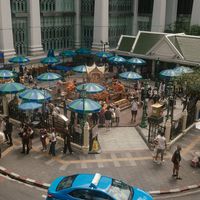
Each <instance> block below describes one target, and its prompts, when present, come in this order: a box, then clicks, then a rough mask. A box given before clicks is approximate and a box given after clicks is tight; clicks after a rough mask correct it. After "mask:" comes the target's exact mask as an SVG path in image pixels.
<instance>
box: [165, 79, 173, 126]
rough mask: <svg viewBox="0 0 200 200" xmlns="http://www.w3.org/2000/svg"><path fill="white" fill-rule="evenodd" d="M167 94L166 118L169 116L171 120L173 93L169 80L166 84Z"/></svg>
mask: <svg viewBox="0 0 200 200" xmlns="http://www.w3.org/2000/svg"><path fill="white" fill-rule="evenodd" d="M167 96H168V101H167V116H166V120H168V119H169V117H170V118H171V122H172V121H173V107H174V95H173V85H172V82H171V81H170V82H169V83H168V86H167Z"/></svg>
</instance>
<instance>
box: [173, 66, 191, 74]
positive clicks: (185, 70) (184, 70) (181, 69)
mask: <svg viewBox="0 0 200 200" xmlns="http://www.w3.org/2000/svg"><path fill="white" fill-rule="evenodd" d="M174 71H175V72H178V73H181V74H188V73H193V72H194V70H193V69H191V68H189V67H185V66H179V67H175V68H174Z"/></svg>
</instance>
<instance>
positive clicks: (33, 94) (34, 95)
mask: <svg viewBox="0 0 200 200" xmlns="http://www.w3.org/2000/svg"><path fill="white" fill-rule="evenodd" d="M19 98H21V99H23V100H25V101H33V102H38V103H40V102H44V101H47V100H50V99H51V94H49V93H48V92H47V91H45V90H38V89H28V90H25V91H24V92H22V93H20V94H19Z"/></svg>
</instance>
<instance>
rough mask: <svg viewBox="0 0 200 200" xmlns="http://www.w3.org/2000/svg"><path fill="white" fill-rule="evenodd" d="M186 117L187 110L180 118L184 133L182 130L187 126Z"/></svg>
mask: <svg viewBox="0 0 200 200" xmlns="http://www.w3.org/2000/svg"><path fill="white" fill-rule="evenodd" d="M187 116H188V113H187V110H184V111H183V112H182V118H183V124H182V131H184V130H185V129H186V125H187Z"/></svg>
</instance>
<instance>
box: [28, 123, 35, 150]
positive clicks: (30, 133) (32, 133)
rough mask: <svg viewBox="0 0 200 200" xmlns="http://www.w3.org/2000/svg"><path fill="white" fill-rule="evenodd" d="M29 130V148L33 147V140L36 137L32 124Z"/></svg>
mask: <svg viewBox="0 0 200 200" xmlns="http://www.w3.org/2000/svg"><path fill="white" fill-rule="evenodd" d="M28 132H29V149H32V144H33V142H32V140H33V137H34V132H33V129H32V128H31V127H30V126H29V127H28Z"/></svg>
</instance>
